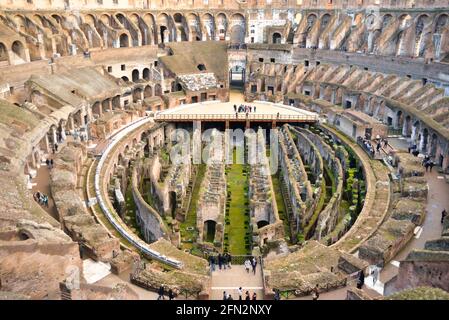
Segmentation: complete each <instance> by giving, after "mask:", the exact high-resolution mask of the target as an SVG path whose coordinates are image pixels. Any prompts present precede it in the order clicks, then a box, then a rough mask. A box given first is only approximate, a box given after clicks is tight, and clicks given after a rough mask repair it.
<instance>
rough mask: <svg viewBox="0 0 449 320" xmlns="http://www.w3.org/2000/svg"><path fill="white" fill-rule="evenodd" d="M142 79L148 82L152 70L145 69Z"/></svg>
mask: <svg viewBox="0 0 449 320" xmlns="http://www.w3.org/2000/svg"><path fill="white" fill-rule="evenodd" d="M142 78H144V79H145V80H147V81H148V80H150V69H148V68H145V69H143V73H142Z"/></svg>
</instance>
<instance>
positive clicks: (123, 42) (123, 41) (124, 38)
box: [120, 33, 129, 48]
mask: <svg viewBox="0 0 449 320" xmlns="http://www.w3.org/2000/svg"><path fill="white" fill-rule="evenodd" d="M126 47H129V37H128V35H127V34H126V33H122V34H121V35H120V48H126Z"/></svg>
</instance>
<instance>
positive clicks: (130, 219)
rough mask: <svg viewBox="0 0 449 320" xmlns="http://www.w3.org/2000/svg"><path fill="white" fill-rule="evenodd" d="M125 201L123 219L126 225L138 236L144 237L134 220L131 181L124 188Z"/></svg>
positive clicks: (134, 205) (134, 210) (134, 207)
mask: <svg viewBox="0 0 449 320" xmlns="http://www.w3.org/2000/svg"><path fill="white" fill-rule="evenodd" d="M125 203H126V213H125V216H124V221H125V223H126V225H127V226H128V227H129V228H130V229H131V230H132V232H133V233H134V234H136V235H137V236H138V237H139V238H141V239H144V238H143V236H142V233H141V232H140V227H139V226H138V225H137V221H136V203H135V202H134V197H133V192H132V188H131V183H129V184H128V188H127V189H126V193H125Z"/></svg>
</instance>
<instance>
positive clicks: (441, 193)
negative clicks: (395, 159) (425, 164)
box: [379, 168, 449, 283]
mask: <svg viewBox="0 0 449 320" xmlns="http://www.w3.org/2000/svg"><path fill="white" fill-rule="evenodd" d="M436 169H437V168H434V169H433V170H432V172H426V174H425V176H424V177H425V178H426V179H427V182H428V184H429V194H428V197H427V206H426V217H425V219H424V222H423V224H422V226H421V229H420V230H419V231H418V233H417V234H416V236H414V237H413V238H412V239H411V240H410V241H409V242H408V243H407V245H406V246H405V247H404V248H403V249H402V250H401V251H400V252H399V253H398V254H397V255H396V256H395V257H394V259H393V260H392V261H391V262H390V263H389V264H388V265H386V266H385V267H384V268H383V269H382V271H381V274H380V278H379V279H380V281H381V282H382V283H385V282H387V281H389V280H390V279H392V278H393V277H394V276H395V275H397V273H398V267H399V262H400V261H401V260H404V259H405V258H406V257H407V255H408V254H409V253H410V251H412V250H413V249H422V248H424V244H425V243H426V241H428V240H432V239H438V238H440V237H441V232H442V228H443V227H442V224H441V211H443V209H444V208H446V210H449V197H448V195H449V184H448V183H446V182H445V180H444V176H443V175H442V174H439V173H438V172H437V170H436Z"/></svg>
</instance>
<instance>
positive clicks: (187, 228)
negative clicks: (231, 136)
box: [180, 164, 206, 249]
mask: <svg viewBox="0 0 449 320" xmlns="http://www.w3.org/2000/svg"><path fill="white" fill-rule="evenodd" d="M205 173H206V165H205V164H200V165H198V173H197V176H196V180H195V184H194V186H193V190H192V200H191V201H190V206H189V210H188V211H187V214H186V219H185V220H184V222H182V223H181V224H180V232H181V239H192V240H194V241H196V237H197V230H196V209H197V205H198V199H199V195H200V189H201V183H202V182H203V179H204V175H205ZM182 248H183V249H192V244H190V243H182Z"/></svg>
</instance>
